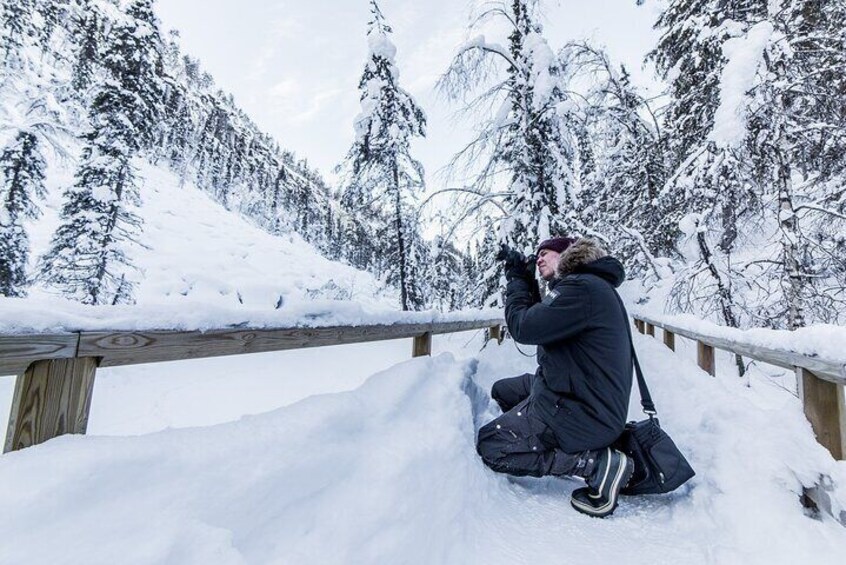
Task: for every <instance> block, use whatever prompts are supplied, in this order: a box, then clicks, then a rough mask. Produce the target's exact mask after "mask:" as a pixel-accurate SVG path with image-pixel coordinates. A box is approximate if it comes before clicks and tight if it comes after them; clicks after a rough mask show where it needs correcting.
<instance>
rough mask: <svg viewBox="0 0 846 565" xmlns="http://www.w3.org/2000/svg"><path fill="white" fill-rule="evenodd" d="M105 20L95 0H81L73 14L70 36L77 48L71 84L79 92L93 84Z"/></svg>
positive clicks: (84, 90)
mask: <svg viewBox="0 0 846 565" xmlns="http://www.w3.org/2000/svg"><path fill="white" fill-rule="evenodd" d="M103 20H104V17H103V15H102V14H101V13H100V10H99V7H98V6H97V4H96V3H95V2H93V0H81V1H80V4H79V10H78V11H76V12H75V13H74V15H73V23H72V26H71V30H70V36H71V39H72V41H73V43H72V45H73V46H74V48H75V51H76V52H75V54H74V57H73V70H72V79H71V86H72V87H73V89H74V90H75V91H76V92H77V93H80V94H82V93H84V92H86V91H87V90H88V87H89V86H90V85H91V81H92V78H93V75H94V69H95V68H96V65H97V62H98V60H99V50H100V44H101V43H102V41H103V33H104V30H103Z"/></svg>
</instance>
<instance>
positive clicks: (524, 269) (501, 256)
mask: <svg viewBox="0 0 846 565" xmlns="http://www.w3.org/2000/svg"><path fill="white" fill-rule="evenodd" d="M496 260H497V261H504V262H505V278H506V279H507V280H511V279H513V278H520V279H526V280H533V279H534V278H535V273H534V271H535V258H534V257H529V258H528V259H527V258H526V257H525V256H524V255H523V254H522V253H520V252H519V251H517V250H516V249H512V248H510V247H508V246H507V245H505V244H502V245H501V246H500V248H499V253H497V255H496Z"/></svg>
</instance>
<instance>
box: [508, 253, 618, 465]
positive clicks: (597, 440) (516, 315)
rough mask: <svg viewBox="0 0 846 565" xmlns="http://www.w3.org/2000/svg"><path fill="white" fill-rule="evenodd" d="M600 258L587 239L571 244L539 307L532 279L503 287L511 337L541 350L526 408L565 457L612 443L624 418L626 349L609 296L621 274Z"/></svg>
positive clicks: (613, 297)
mask: <svg viewBox="0 0 846 565" xmlns="http://www.w3.org/2000/svg"><path fill="white" fill-rule="evenodd" d="M603 255H605V253H604V251H602V250H601V248H600V247H599V246H598V245H597V244H596V243H594V242H593V241H592V240H589V239H582V240H579V241H577V242H576V243H575V244H573V245H571V246H570V247H569V248H568V249H567V250H566V251H564V253H562V254H561V258H560V261H559V265H558V269H557V273H558V278H556V279H554V280H553V281H552V282H551V283H550V288H549V291H548V293H547V295H546V297H545V298H544V299H543V300H542V301H541V302H537V297H536V296H537V295H535V296H534V297H533V293H532V285H533V281H530V280H527V279H524V278H520V277H515V278H512V279H511V280H510V281H509V282H508V286H507V289H506V299H505V319H506V323H507V324H508V331H509V333H510V334H511V336H512V337H513V339H514V340H515V341H516V342H518V343H523V344H528V345H537V346H538V349H537V359H538V365H539V367H538V369H537V372H536V373H535V378H534V381H533V384H532V392H531V395H530V402H531V403H532V405H533V406H534V409H535V410H536V413H537V414H538V416H539V417H540V418H541V419H542V420H543V421H544V422H545V423H546V424H547V425H548V426H549V427H550V430H551V431H552V433H553V435H554V436H555V439H556V441H557V443H558V444H559V446H560V447H561V448H562V449H563V450H564V451H566V452H570V453H575V452H579V451H584V450H589V449H599V448H602V447H605V446H607V445H610V444H611V443H612V442H613V441H614V440H616V439H617V437H619V435H620V434H621V433H622V432H623V427H624V426H625V424H626V416H627V413H628V405H629V396H630V394H631V388H632V356H631V345H630V342H629V337H628V333H627V330H626V326H625V324H627V323H628V320H627V319H626V316H625V314H624V313H623V310H622V308H621V307H620V304H619V302H618V299H617V296H616V292H615V290H614V287H617V286H620V284H621V283H622V282H623V280H624V278H625V273H624V270H623V266H622V265H621V264H620V262H619V261H617V260H616V259H614V258H612V257H609V256H607V255H606V256H603ZM596 257H601V258H598V259H597V258H596Z"/></svg>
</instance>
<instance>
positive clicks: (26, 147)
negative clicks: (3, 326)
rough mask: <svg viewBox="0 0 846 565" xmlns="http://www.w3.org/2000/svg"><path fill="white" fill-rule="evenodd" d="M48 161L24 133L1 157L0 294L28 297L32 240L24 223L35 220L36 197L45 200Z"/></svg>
mask: <svg viewBox="0 0 846 565" xmlns="http://www.w3.org/2000/svg"><path fill="white" fill-rule="evenodd" d="M45 165H46V164H45V161H44V158H43V156H42V155H41V151H40V149H39V147H38V138H37V137H36V136H35V135H34V134H33V133H31V132H28V131H21V132H19V133H18V135H17V136H16V137H15V138H14V139H13V140H12V142H11V143H10V144H9V145H7V146H6V148H5V149H4V150H3V153H2V154H0V170H1V171H2V174H3V184H2V185H1V186H0V294H2V295H4V296H23V295H24V294H26V283H27V277H26V264H27V259H28V258H29V238H28V237H27V233H26V230H25V229H24V226H23V220H24V219H27V218H36V217H37V216H38V215H39V213H40V212H39V209H38V207H37V206H36V204H35V202H34V198H35V197H43V196H44V169H45Z"/></svg>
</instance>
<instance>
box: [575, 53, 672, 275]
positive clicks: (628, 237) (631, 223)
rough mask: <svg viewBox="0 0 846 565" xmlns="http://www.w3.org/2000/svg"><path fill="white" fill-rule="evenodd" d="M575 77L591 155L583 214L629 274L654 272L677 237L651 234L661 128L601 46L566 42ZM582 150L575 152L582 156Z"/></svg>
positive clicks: (661, 174)
mask: <svg viewBox="0 0 846 565" xmlns="http://www.w3.org/2000/svg"><path fill="white" fill-rule="evenodd" d="M560 56H561V58H562V60H564V61H566V63H565V65H566V67H567V68H569V69H571V73H572V74H573V76H574V80H575V81H576V82H579V83H581V84H585V85H588V86H587V88H586V92H585V94H584V100H585V104H584V106H585V107H584V109H583V110H582V114H583V116H584V122H585V127H584V129H585V130H586V132H587V133H586V135H584V136H581V137H584V138H585V139H586V142H587V143H588V144H590V145H589V147H590V148H591V149H590V152H589V155H590V157H591V159H590V164H591V167H592V169H591V172H590V174H583V175H582V176H583V185H584V190H585V192H587V193H589V194H590V195H591V198H590V199H589V200H586V202H585V205H584V206H585V208H584V212H583V213H584V216H585V219H586V221H587V222H588V224H589V225H591V226H592V227H593V228H594V229H595V230H597V231H599V232H601V233H603V234H606V235H608V236H611V237H610V239H611V243H610V245H609V247H610V249H611V250H612V251H613V253H614V255H615V256H617V257H620V258H621V260H623V262H624V263H625V265H626V269H627V272H628V273H629V274H630V275H632V276H641V275H646V274H651V275H653V276H655V275H657V274H658V271H659V269H660V266H659V265H658V261H656V259H655V258H656V257H668V256H670V255H672V253H673V246H674V243H675V236H676V233H675V232H673V233H665V232H662V231H660V230H656V229H653V228H654V226H656V225H657V224H658V223H659V218H660V210H659V209H658V206H657V198H658V193H659V191H660V189H661V187H662V186H663V185H664V182H665V180H666V176H667V172H666V168H667V163H666V159H665V156H664V154H665V151H664V143H663V138H662V132H661V127H660V125H659V122H658V120H657V118H656V117H655V113H654V111H653V110H652V108H651V107H650V105H649V103H648V101H647V100H646V99H645V98H644V97H643V96H642V95H640V94H639V93H638V92H637V89H636V88H635V87H634V86H633V85H632V84H631V81H630V78H629V74H628V72H627V71H626V69H625V68H624V67H622V66H621V67H619V68H617V67H616V66H614V65H613V63H612V62H611V60H610V59H609V57H608V55H607V54H606V53H605V52H604V51H603V50H602V49H600V48H597V47H595V46H592V45H589V44H587V43H570V44H568V45H566V46H565V47H564V48H563V49H562V50H561V54H560ZM585 153H587V152H586V151H585V150H582V154H583V155H584V154H585Z"/></svg>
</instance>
